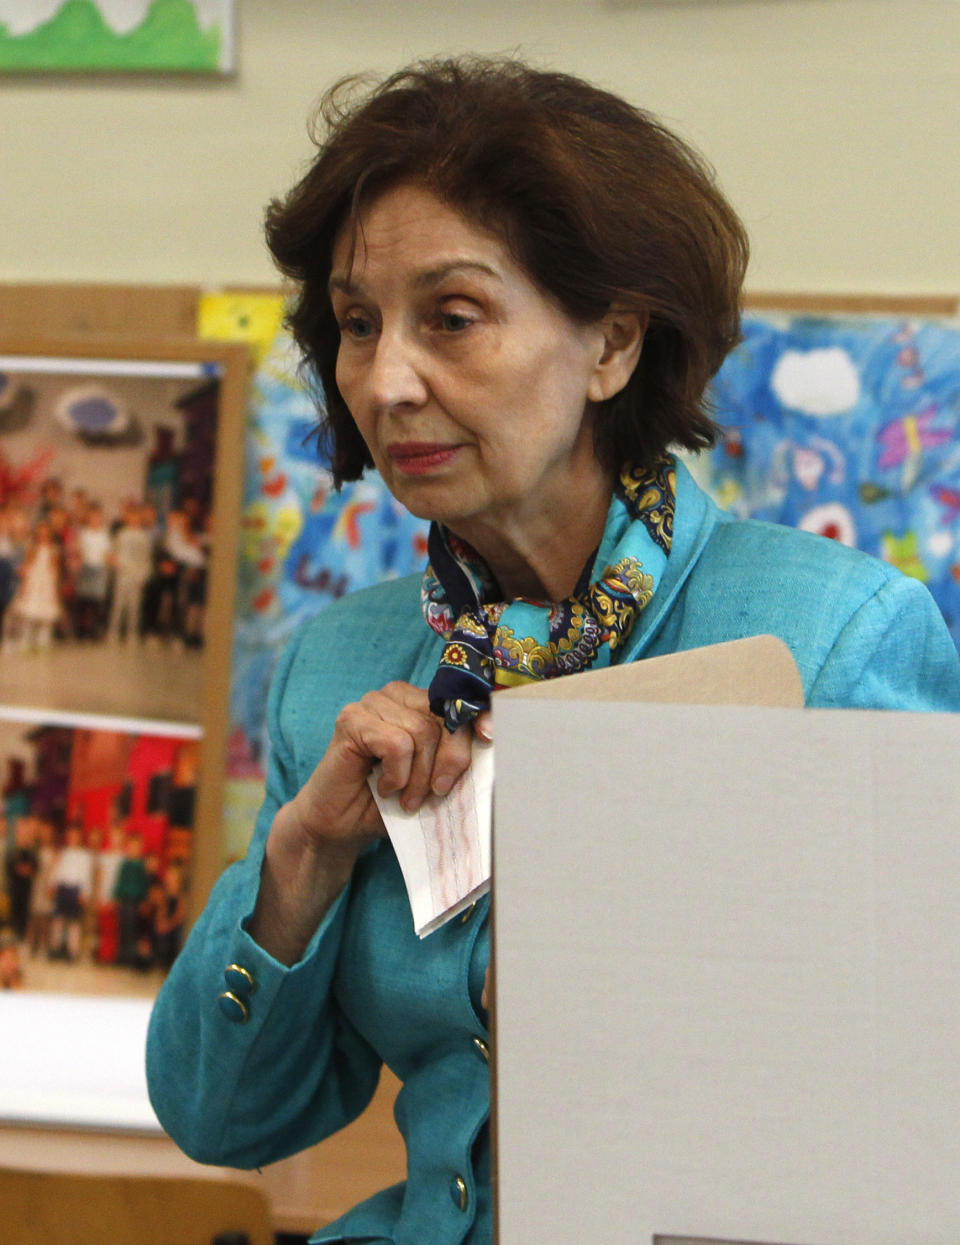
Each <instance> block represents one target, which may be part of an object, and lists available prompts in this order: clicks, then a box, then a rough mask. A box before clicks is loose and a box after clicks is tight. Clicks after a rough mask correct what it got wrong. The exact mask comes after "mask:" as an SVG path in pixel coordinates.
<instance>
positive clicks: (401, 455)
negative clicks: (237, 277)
mask: <svg viewBox="0 0 960 1245" xmlns="http://www.w3.org/2000/svg"><path fill="white" fill-rule="evenodd" d="M459 449H460V446H459V445H443V444H440V443H438V442H435V441H402V442H396V443H395V444H394V445H391V446H389V447H388V448H387V454H388V455H389V456H390V460H391V462H393V464H394V466H396V467H397V468H398V469H399V470H400V471H402V472H404V473H405V474H406V475H411V476H419V475H426V473H427V472H429V471H435V470H436V469H437V468H438V467H445V466H446V464H447V463H448V462H450V460H451V459H452V458H453V457H454V456H455V455H456V454H457V452H458V451H459Z"/></svg>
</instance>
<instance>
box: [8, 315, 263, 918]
mask: <svg viewBox="0 0 960 1245" xmlns="http://www.w3.org/2000/svg"><path fill="white" fill-rule="evenodd" d="M248 370H249V362H248V351H247V348H246V347H245V346H243V345H239V344H233V343H230V344H227V343H217V342H206V341H200V340H198V339H194V338H171V337H161V336H155V337H152V336H149V335H139V336H137V337H135V338H132V337H126V336H121V335H120V334H115V335H99V334H83V335H79V334H77V335H74V334H71V335H57V336H53V335H51V336H48V335H45V334H26V333H17V334H10V333H0V373H2V374H3V375H4V376H5V377H7V378H20V380H21V381H23V382H25V385H26V387H27V388H29V383H30V381H31V378H33V379H34V381H36V378H38V377H44V378H46V377H52V376H57V377H59V378H60V380H61V381H62V382H64V383H66V382H68V381H69V382H71V383H73V382H76V388H75V389H74V390H73V391H72V392H73V393H74V395H75V396H77V395H79V400H78V402H77V403H76V404H75V406H74V408H70V406H69V403H67V406H66V408H65V410H66V414H65V413H64V409H60V410H58V412H57V414H58V417H59V419H60V424H61V427H63V426H64V422H65V420H68V419H69V418H71V417H72V415H73V414H74V413H75V411H77V410H80V409H81V408H82V407H83V399H84V397H85V396H86V397H89V396H90V394H89V393H88V392H87V391H86V390H83V391H82V392H81V390H82V389H83V385H85V384H87V383H88V382H90V381H93V382H95V383H101V382H102V385H103V389H104V390H105V391H106V393H107V394H108V395H111V394H113V395H116V394H119V401H118V403H117V405H118V406H122V405H123V402H124V394H123V392H122V391H123V389H124V385H125V384H126V383H127V381H130V383H131V384H133V380H131V378H135V379H136V383H137V384H141V383H146V381H147V380H148V379H149V378H151V377H153V378H160V379H163V380H164V382H165V383H166V382H170V384H172V383H174V382H176V381H177V378H180V379H181V380H182V381H183V383H184V385H185V386H188V387H189V386H190V385H192V386H193V390H192V392H193V394H194V397H196V395H197V393H203V394H204V395H205V396H204V397H203V399H202V402H203V404H204V407H205V410H204V412H203V414H202V416H201V415H196V413H195V412H186V413H184V419H185V420H186V419H188V417H189V418H190V419H191V420H193V421H194V422H193V424H192V426H194V427H198V426H202V427H203V428H205V429H209V428H210V426H211V420H212V426H213V427H214V428H215V434H214V435H213V446H212V458H211V459H210V461H209V481H208V484H207V486H206V488H207V493H206V500H205V502H204V507H205V510H204V514H205V515H206V516H208V517H209V519H210V524H211V531H212V541H211V544H210V547H209V555H208V556H207V557H206V562H205V571H203V572H201V574H203V573H205V575H206V592H205V602H204V604H203V605H202V608H201V613H202V634H201V633H200V632H198V633H197V635H196V636H193V637H191V639H193V641H194V642H195V643H196V645H197V647H198V648H199V649H200V650H201V652H200V656H199V660H197V658H196V654H194V655H192V660H191V667H190V675H189V680H188V681H189V688H188V689H187V690H188V691H189V693H190V696H191V697H192V699H191V701H190V705H189V706H187V708H186V710H185V711H184V712H182V713H181V712H179V711H178V710H172V711H171V709H170V706H169V705H164V707H163V708H162V709H161V711H160V712H158V713H149V712H148V713H146V714H144V713H143V712H142V711H141V712H138V711H134V712H133V713H130V712H128V710H127V708H126V707H125V700H124V697H123V696H122V695H121V696H118V700H117V705H116V707H115V710H114V711H113V712H112V713H111V706H110V704H109V703H108V704H106V705H104V703H103V702H102V700H101V699H100V690H99V689H97V696H96V699H97V703H96V705H95V706H93V707H92V710H91V712H92V719H91V721H90V722H86V721H81V720H80V719H78V720H77V722H74V718H75V717H76V715H77V714H78V712H79V713H80V718H82V717H83V714H82V710H83V706H82V705H78V704H77V703H76V701H75V699H74V700H71V699H70V695H71V694H70V693H69V688H68V687H67V683H66V682H60V683H58V684H57V686H56V688H55V690H54V691H53V692H51V691H50V686H49V681H48V684H47V686H46V690H45V691H44V690H43V687H44V684H43V680H42V678H41V679H37V680H33V686H34V687H38V688H40V689H41V691H40V693H39V694H38V696H37V699H38V700H39V703H36V702H35V700H34V698H33V695H32V689H30V690H28V691H24V689H23V687H22V686H21V687H19V688H16V687H14V685H15V684H16V682H17V680H16V679H15V678H14V677H13V676H11V674H10V671H11V669H12V667H11V666H10V665H9V664H7V667H6V669H7V674H6V676H5V674H4V664H3V663H9V662H10V661H11V660H16V656H17V655H16V654H15V653H13V654H9V655H8V654H7V653H6V652H3V653H0V707H2V710H3V712H4V714H5V716H6V718H7V720H8V721H9V720H10V719H11V718H16V716H17V714H18V713H21V711H24V710H29V713H26V714H23V713H21V716H23V717H24V720H26V721H29V722H41V721H43V720H44V719H45V716H47V715H48V716H49V718H50V720H51V721H54V722H57V721H59V720H63V721H64V723H65V724H66V725H67V726H70V725H81V726H93V727H96V726H97V725H98V721H99V719H100V718H101V717H103V716H104V714H106V716H105V717H104V722H105V725H106V726H107V727H109V728H118V725H120V726H122V720H123V719H126V718H132V719H133V720H134V722H135V723H136V722H138V721H139V720H140V719H141V718H144V719H147V720H146V722H145V728H146V730H147V732H148V733H149V728H150V727H151V723H152V721H153V720H157V721H159V723H160V725H161V726H162V727H165V728H170V727H175V725H176V723H177V722H178V721H179V722H180V723H181V724H183V725H184V726H186V727H190V728H193V730H194V733H195V734H198V735H199V736H200V737H201V739H202V743H201V752H200V764H199V772H198V775H197V779H196V784H195V789H194V792H193V795H192V797H191V803H192V813H193V816H192V827H193V832H192V835H191V841H190V863H189V875H190V885H189V896H188V902H187V920H186V924H191V923H192V921H193V920H194V919H195V917H196V915H197V914H199V912H200V911H201V910H202V908H203V905H204V903H205V901H206V898H207V896H208V894H209V892H210V889H211V887H212V886H213V883H214V882H215V880H216V878H217V876H218V875H219V873H220V872H221V870H222V867H223V843H222V833H221V803H222V780H223V765H224V756H225V750H226V732H227V723H228V713H227V705H228V697H229V686H230V655H231V646H232V639H233V602H234V593H235V579H236V562H237V544H238V530H239V512H240V498H241V493H242V477H243V430H244V424H245V413H246V385H247V379H248ZM170 384H167V389H166V390H165V392H167V393H169V392H170ZM35 387H36V386H35ZM207 390H211V391H212V396H211V394H210V393H207ZM8 396H9V395H8ZM93 396H94V397H97V395H96V394H94V395H93ZM28 400H29V395H28V396H27V397H26V398H24V399H23V401H28ZM44 400H45V401H46V404H47V410H46V414H45V416H44V418H45V421H46V423H45V427H47V428H49V427H50V426H51V425H50V411H49V405H50V395H49V394H47V395H46V398H45V399H44ZM10 401H11V402H12V403H13V405H14V414H13V415H12V416H11V413H10V412H11V406H10V405H4V399H3V392H2V390H0V456H2V455H4V441H5V439H6V440H7V441H8V444H9V441H10V439H11V438H9V437H7V438H5V436H4V418H6V419H7V431H9V427H10V420H11V419H12V420H13V421H14V423H15V422H16V420H17V419H18V418H19V419H21V420H22V419H23V417H24V413H23V411H20V412H19V414H18V413H16V410H15V404H16V402H17V401H18V398H17V395H16V394H14V395H12V397H10ZM211 402H212V403H213V414H212V416H211V415H210V414H209V408H210V403H211ZM195 415H196V418H194V416H195ZM26 418H27V420H29V419H30V415H29V412H28V413H27V416H26ZM132 419H133V421H134V422H136V421H137V420H138V419H139V421H140V427H139V429H138V430H134V431H133V432H131V433H130V434H129V435H130V437H132V438H133V439H134V440H135V439H136V436H137V435H139V436H140V442H139V445H140V449H139V453H140V455H141V458H142V459H143V458H144V454H145V451H144V430H145V429H144V423H145V419H144V416H143V413H142V412H138V411H134V412H133V413H132ZM201 419H202V421H203V422H202V424H198V423H197V422H196V421H197V420H201ZM38 422H39V420H38ZM146 422H148V421H146ZM155 427H156V424H155V425H154V428H155ZM74 431H75V432H76V430H74ZM174 434H175V435H176V430H174ZM64 435H66V436H69V435H70V429H67V431H66V433H65V434H64ZM124 435H126V434H124ZM204 435H206V434H204ZM54 439H56V438H55V437H54ZM76 440H79V441H81V442H82V441H84V440H85V441H86V443H87V445H88V446H94V447H95V446H97V445H99V446H101V447H102V446H103V444H104V441H103V438H102V436H101V437H100V438H99V440H98V436H97V429H96V428H94V430H93V432H92V433H91V431H90V429H88V428H85V427H82V428H81V429H80V430H79V432H77V433H76V437H75V441H74V443H76ZM44 454H45V456H46V460H47V461H46V462H45V464H44V465H42V466H40V468H39V469H38V471H37V474H38V475H41V474H43V472H44V471H49V472H50V473H54V472H55V471H56V458H57V455H56V452H51V451H50V446H47V447H46V448H45V450H44ZM197 454H199V451H197ZM40 457H41V458H43V455H41V456H40ZM104 457H105V456H104V455H103V454H101V455H99V456H98V455H96V454H93V453H91V454H90V458H91V463H93V460H95V459H99V461H98V462H97V464H96V466H94V467H91V470H92V471H93V472H94V474H95V475H96V479H95V480H91V481H79V478H78V476H77V470H78V468H77V462H78V454H77V452H75V451H74V452H73V457H72V459H71V460H70V471H69V472H65V473H64V481H63V483H65V484H66V485H67V487H68V488H69V487H72V486H75V485H77V484H78V482H79V483H82V484H83V486H84V487H87V488H88V491H90V492H91V493H95V492H96V491H97V490H103V489H104V488H106V486H107V484H108V483H110V482H108V481H107V480H106V479H105V478H104V475H103V474H102V471H101V469H100V462H102V460H103V458H104ZM106 457H109V455H107V456H106ZM127 457H128V458H129V457H130V456H129V455H128V456H127ZM195 458H196V461H195V462H194V465H193V470H194V473H195V475H196V473H197V472H199V471H201V470H203V469H204V468H203V463H204V461H205V460H203V459H202V458H198V457H196V456H195ZM181 459H182V455H181ZM144 461H145V459H144ZM23 466H24V464H23V463H22V462H20V463H19V464H18V463H15V462H11V460H10V456H9V455H7V456H4V457H0V468H3V467H5V468H6V471H7V475H6V476H5V477H4V488H5V490H6V491H7V492H9V490H10V487H11V479H12V476H13V475H15V474H16V471H17V470H18V469H21V476H22V475H23V471H22V468H23ZM34 466H37V464H36V463H35V464H34ZM84 470H85V469H84ZM71 474H72V478H70V479H69V480H68V479H67V476H68V475H71ZM21 482H22V481H21ZM36 483H37V481H36V480H35V481H34V485H36ZM111 487H112V489H113V492H112V496H114V497H116V496H117V494H118V488H119V490H120V491H124V490H127V491H129V483H128V482H125V483H124V484H122V485H119V486H118V485H117V483H116V482H115V481H113V482H112V485H111ZM0 501H2V498H0ZM101 621H102V620H101ZM128 635H129V623H128ZM174 642H176V641H174ZM116 647H117V648H118V649H119V645H118V646H116ZM180 647H181V648H182V647H183V645H182V644H181V645H180ZM88 651H91V650H88ZM78 652H79V646H78ZM144 656H146V654H144ZM175 657H176V654H174V653H172V652H171V650H170V649H169V648H168V649H163V648H162V647H161V648H160V649H159V651H158V652H157V654H155V655H153V654H151V662H152V665H151V666H150V667H149V669H150V670H151V672H152V675H153V677H154V678H155V679H157V678H159V679H161V680H164V681H166V672H167V671H168V670H170V669H172V666H171V665H170V663H171V660H174V658H175ZM174 664H175V662H174ZM153 666H156V670H154V669H153ZM38 669H39V667H38ZM142 669H143V670H144V671H146V670H148V667H147V665H145V664H144V665H142ZM181 681H183V680H181ZM108 692H109V689H108ZM72 695H75V692H74V693H72ZM108 700H109V695H108ZM71 715H72V716H71ZM114 719H118V720H119V722H118V721H114ZM161 733H162V731H161ZM188 733H189V732H188Z"/></svg>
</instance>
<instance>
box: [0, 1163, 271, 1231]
mask: <svg viewBox="0 0 960 1245" xmlns="http://www.w3.org/2000/svg"><path fill="white" fill-rule="evenodd" d="M0 1223H2V1224H3V1228H2V1231H0V1237H2V1240H3V1243H4V1245H43V1242H45V1241H50V1242H51V1243H52V1242H54V1241H70V1243H71V1245H211V1242H212V1241H213V1239H214V1238H215V1237H216V1236H217V1235H219V1234H221V1233H228V1232H239V1233H246V1235H247V1237H248V1238H249V1241H250V1245H273V1239H274V1236H273V1227H272V1224H271V1221H270V1208H269V1204H268V1202H267V1197H266V1193H265V1192H262V1191H261V1190H259V1189H257V1188H254V1187H253V1186H251V1185H249V1184H244V1183H241V1182H240V1181H229V1180H213V1179H211V1180H206V1179H190V1178H166V1177H153V1176H112V1175H104V1176H100V1175H89V1174H76V1173H70V1174H68V1173H61V1172H32V1171H18V1170H14V1169H10V1168H5V1169H0Z"/></svg>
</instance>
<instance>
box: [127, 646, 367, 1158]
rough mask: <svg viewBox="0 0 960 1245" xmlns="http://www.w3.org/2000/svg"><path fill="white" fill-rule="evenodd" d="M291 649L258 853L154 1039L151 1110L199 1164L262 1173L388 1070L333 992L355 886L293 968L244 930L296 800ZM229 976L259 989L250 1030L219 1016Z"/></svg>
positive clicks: (173, 994) (275, 703) (337, 1124)
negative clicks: (287, 694) (281, 823)
mask: <svg viewBox="0 0 960 1245" xmlns="http://www.w3.org/2000/svg"><path fill="white" fill-rule="evenodd" d="M294 651H295V646H291V648H290V649H289V650H288V651H287V653H286V654H285V655H284V657H283V658H282V659H281V663H280V666H279V667H278V671H277V675H276V677H275V679H274V684H273V688H272V689H271V694H270V701H269V705H268V722H269V725H270V733H271V758H270V765H269V772H268V776H267V790H266V799H265V802H264V805H263V808H262V809H261V811H260V815H259V817H258V819H257V827H256V831H255V834H254V838H253V841H252V843H251V847H250V850H249V852H248V854H247V857H246V858H245V859H244V860H242V861H240V862H238V863H237V864H235V865H232V866H231V867H230V868H229V869H227V870H226V872H225V873H224V874H223V875H222V877H221V878H220V879H219V881H218V882H217V884H216V886H215V887H214V889H213V891H212V892H211V895H210V899H209V902H208V903H207V906H206V908H205V909H204V911H203V913H202V914H201V916H200V918H199V919H198V921H197V923H196V925H195V926H194V928H193V930H192V931H191V933H190V937H189V938H188V940H187V943H186V945H185V947H184V948H183V950H182V952H181V953H180V955H179V956H178V957H177V959H176V961H175V962H174V965H173V968H172V969H171V972H170V975H169V977H168V978H167V980H166V981H165V982H164V984H163V986H162V988H161V990H160V993H159V995H158V997H157V1000H156V1003H155V1005H154V1009H153V1014H152V1016H151V1020H150V1027H149V1032H148V1036H147V1082H148V1087H149V1091H150V1100H151V1102H152V1104H153V1108H154V1110H155V1111H156V1113H157V1117H158V1119H159V1120H160V1123H161V1124H162V1125H163V1127H164V1129H166V1131H167V1132H168V1133H169V1135H170V1136H171V1137H172V1138H173V1140H174V1141H176V1142H177V1144H178V1145H179V1146H180V1147H181V1148H182V1149H183V1150H184V1151H185V1152H186V1153H187V1154H188V1155H190V1157H191V1158H194V1159H196V1160H197V1161H198V1162H201V1163H215V1164H219V1165H226V1166H232V1167H256V1166H259V1165H260V1164H262V1163H269V1162H273V1161H274V1160H276V1159H280V1158H284V1157H286V1156H287V1155H289V1154H292V1153H295V1152H296V1151H298V1150H302V1149H304V1148H306V1147H307V1146H310V1145H313V1144H314V1143H315V1142H317V1141H320V1140H322V1138H324V1137H326V1136H328V1135H329V1134H330V1133H332V1132H335V1131H336V1130H337V1129H338V1128H341V1127H342V1126H343V1125H345V1124H347V1123H349V1122H350V1120H352V1119H353V1118H355V1117H356V1116H357V1115H359V1114H360V1112H361V1111H362V1110H363V1109H364V1107H365V1106H366V1105H367V1103H368V1102H369V1100H370V1098H371V1097H372V1096H373V1092H374V1090H375V1088H376V1085H377V1080H378V1078H379V1073H380V1059H379V1057H378V1056H377V1055H376V1054H375V1052H374V1051H373V1050H372V1048H371V1047H370V1046H369V1045H368V1044H367V1042H366V1041H365V1040H364V1039H363V1038H362V1037H361V1036H360V1035H359V1034H358V1033H357V1032H356V1030H355V1029H354V1028H353V1026H352V1025H351V1024H350V1022H349V1021H348V1020H347V1019H346V1018H345V1017H344V1016H343V1014H342V1013H341V1011H340V1009H339V1008H338V1006H337V1002H336V999H335V997H334V995H333V992H332V980H333V976H334V970H335V966H336V962H337V956H338V952H339V948H340V942H341V938H342V933H343V927H344V921H345V917H346V912H347V908H348V905H349V901H350V894H349V891H350V888H349V886H348V887H347V888H346V890H345V891H344V892H343V893H342V894H341V895H340V897H339V898H338V900H337V901H336V903H335V904H334V906H333V907H332V908H331V910H330V911H329V912H328V913H327V915H326V916H325V918H324V920H323V922H322V923H321V925H320V927H319V928H318V929H317V931H316V932H315V934H314V936H313V938H312V939H311V942H310V944H309V946H308V947H307V950H306V951H305V953H304V955H303V957H302V959H301V960H300V961H299V962H298V963H297V964H295V965H293V966H292V967H289V968H288V967H285V966H284V965H282V964H280V963H279V962H278V961H277V960H275V959H274V958H273V957H272V956H270V955H269V954H268V953H267V952H266V951H264V950H263V949H262V948H261V947H259V946H258V945H257V944H256V943H255V942H254V940H253V939H252V938H251V936H250V935H249V933H248V932H247V930H246V924H247V921H248V920H249V918H250V916H251V915H252V912H253V908H254V905H255V903H256V898H257V891H258V887H259V880H260V867H261V863H262V860H263V852H264V845H265V842H266V837H267V834H268V832H269V829H270V826H271V823H272V821H273V817H274V814H275V812H276V810H277V809H278V808H279V807H280V805H281V804H283V803H284V802H286V801H287V800H289V799H290V798H291V797H292V796H293V795H294V794H295V791H296V769H295V765H294V760H293V755H292V752H291V750H290V748H289V747H288V744H287V742H286V741H285V740H284V739H283V737H282V734H281V731H280V727H279V722H280V706H281V703H282V700H283V695H284V686H285V683H286V680H287V678H288V677H289V672H290V668H291V666H292V664H293V657H294ZM231 965H239V966H240V967H241V968H243V969H245V970H246V972H247V973H248V974H249V975H250V978H252V982H253V985H252V988H250V987H249V986H248V983H246V982H244V983H243V984H244V986H245V987H246V988H245V989H239V990H238V989H236V988H235V993H237V994H238V997H240V998H241V1000H242V1001H243V1002H244V1006H245V1009H246V1012H247V1018H246V1019H243V1016H242V1009H241V1008H239V1007H234V1008H233V1012H234V1014H233V1016H232V1017H231V1016H229V1015H227V1014H225V1013H224V1011H223V1010H222V1009H221V1003H220V996H221V995H222V994H223V993H224V992H225V991H227V990H228V989H231V986H230V984H229V983H228V980H227V979H226V978H225V976H224V973H225V970H226V969H228V967H229V966H231ZM239 977H240V979H241V980H242V975H239ZM237 978H238V975H237V974H236V973H234V974H232V979H233V980H236V979H237Z"/></svg>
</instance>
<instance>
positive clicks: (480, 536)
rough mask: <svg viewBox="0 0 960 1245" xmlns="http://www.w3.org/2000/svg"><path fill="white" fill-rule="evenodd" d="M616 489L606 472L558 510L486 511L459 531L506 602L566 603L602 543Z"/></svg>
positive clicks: (460, 526) (457, 529)
mask: <svg viewBox="0 0 960 1245" xmlns="http://www.w3.org/2000/svg"><path fill="white" fill-rule="evenodd" d="M612 490H613V478H612V475H611V474H610V473H607V472H605V471H602V472H599V473H598V474H597V476H596V477H595V478H593V479H591V480H589V481H584V482H583V486H582V487H581V488H580V489H578V490H575V491H574V492H573V493H572V494H570V495H568V496H567V497H566V498H565V499H564V503H563V506H562V509H560V508H558V509H557V510H556V511H555V512H554V513H550V512H546V513H544V512H541V513H539V514H537V515H534V516H524V515H519V516H518V515H515V514H511V515H510V516H507V517H503V516H497V515H492V516H491V515H486V516H484V517H483V518H482V519H478V520H476V521H474V522H472V523H465V524H463V525H459V524H458V525H457V527H456V528H455V529H454V530H455V531H456V534H457V535H458V536H460V537H462V538H463V539H464V540H466V541H467V542H468V543H469V544H470V545H472V546H473V548H474V549H476V551H477V553H479V554H480V556H481V557H482V558H483V560H484V561H485V562H486V564H487V566H488V567H489V568H490V570H491V571H492V572H493V574H494V575H495V576H496V579H497V582H498V583H499V584H500V587H501V589H502V591H503V594H504V599H505V600H508V601H512V600H515V599H516V598H517V597H528V598H531V599H532V600H538V601H562V600H565V599H566V598H567V597H568V596H570V595H571V593H572V592H573V590H574V588H575V587H576V585H577V581H578V579H579V578H580V575H581V572H582V571H583V567H584V564H585V563H586V561H587V558H588V557H590V555H591V554H592V553H593V552H594V550H595V549H596V548H597V546H598V545H599V544H600V540H601V538H602V536H603V532H604V528H605V527H606V522H607V513H608V511H609V509H610V495H611V492H612Z"/></svg>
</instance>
